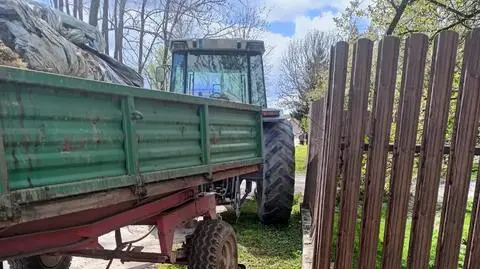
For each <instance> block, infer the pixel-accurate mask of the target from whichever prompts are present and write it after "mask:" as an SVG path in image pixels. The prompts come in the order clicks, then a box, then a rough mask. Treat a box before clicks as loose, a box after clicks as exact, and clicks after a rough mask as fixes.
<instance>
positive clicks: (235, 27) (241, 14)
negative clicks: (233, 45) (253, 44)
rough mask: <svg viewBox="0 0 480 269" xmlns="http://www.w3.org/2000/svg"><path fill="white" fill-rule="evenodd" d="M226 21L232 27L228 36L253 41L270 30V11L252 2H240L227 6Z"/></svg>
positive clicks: (245, 0)
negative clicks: (268, 20)
mask: <svg viewBox="0 0 480 269" xmlns="http://www.w3.org/2000/svg"><path fill="white" fill-rule="evenodd" d="M224 14H226V15H227V18H226V21H227V22H228V23H227V25H229V26H231V28H230V29H229V30H227V31H228V32H229V33H228V34H227V36H229V37H235V38H243V39H253V38H256V37H258V35H259V34H260V33H261V32H263V31H266V30H267V28H268V22H267V17H268V9H267V8H266V7H264V6H260V5H259V4H258V3H256V2H255V3H254V4H252V3H251V2H250V0H238V2H237V3H236V4H235V5H234V6H231V5H228V6H227V12H225V13H224Z"/></svg>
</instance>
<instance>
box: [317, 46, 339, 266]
mask: <svg viewBox="0 0 480 269" xmlns="http://www.w3.org/2000/svg"><path fill="white" fill-rule="evenodd" d="M334 66H335V47H334V46H332V47H331V48H330V66H329V69H328V89H327V92H326V93H325V94H324V96H323V101H324V103H323V104H324V106H323V108H324V110H323V111H322V114H321V115H319V117H322V118H323V119H321V121H322V123H323V125H322V126H323V128H324V129H323V132H322V133H321V135H323V138H322V139H323V143H322V145H321V149H320V151H321V155H319V160H318V164H317V166H318V167H317V186H316V199H317V202H316V203H317V205H316V206H315V207H314V208H315V209H314V210H315V211H314V217H313V220H312V221H313V224H312V230H313V232H314V233H315V234H314V238H315V240H314V241H315V242H314V254H313V268H319V267H320V266H321V262H320V260H321V255H320V246H321V245H322V242H323V238H322V236H323V232H322V231H323V229H324V227H323V226H324V223H323V222H322V221H319V220H320V219H322V218H323V215H324V212H325V209H324V204H325V203H324V201H325V182H326V180H325V178H326V170H327V164H328V162H327V161H328V159H327V152H328V143H327V142H328V141H327V139H328V133H329V127H330V126H329V125H328V122H329V121H330V114H329V113H328V111H329V110H330V107H331V104H330V102H331V100H330V96H331V95H332V85H333V71H334Z"/></svg>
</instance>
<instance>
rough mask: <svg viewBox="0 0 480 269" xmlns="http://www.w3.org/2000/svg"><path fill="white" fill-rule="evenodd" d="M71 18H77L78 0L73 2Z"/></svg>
mask: <svg viewBox="0 0 480 269" xmlns="http://www.w3.org/2000/svg"><path fill="white" fill-rule="evenodd" d="M73 17H74V18H78V0H73Z"/></svg>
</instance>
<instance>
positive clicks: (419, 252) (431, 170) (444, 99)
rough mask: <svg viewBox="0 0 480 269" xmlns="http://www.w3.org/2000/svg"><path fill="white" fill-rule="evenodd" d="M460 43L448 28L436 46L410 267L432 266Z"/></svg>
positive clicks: (409, 254)
mask: <svg viewBox="0 0 480 269" xmlns="http://www.w3.org/2000/svg"><path fill="white" fill-rule="evenodd" d="M457 42H458V34H457V33H455V32H451V31H446V32H442V33H440V35H439V36H438V37H437V38H436V40H435V44H434V47H433V53H434V55H433V57H432V70H431V71H430V72H431V77H430V87H429V92H428V97H427V111H426V112H425V122H424V127H423V142H422V152H421V157H420V168H419V171H418V176H417V186H416V189H415V202H414V211H413V217H412V219H413V221H412V228H411V233H410V243H409V245H410V246H409V252H408V263H407V264H408V265H407V267H408V268H427V267H428V260H429V254H430V248H431V241H432V232H433V224H434V219H435V207H436V201H437V194H438V186H439V182H440V169H441V164H442V156H443V146H444V142H445V129H446V123H447V117H448V109H449V104H450V94H451V90H452V81H453V70H454V67H455V58H456V51H457Z"/></svg>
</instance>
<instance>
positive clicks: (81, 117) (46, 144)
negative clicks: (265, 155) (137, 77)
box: [0, 67, 263, 227]
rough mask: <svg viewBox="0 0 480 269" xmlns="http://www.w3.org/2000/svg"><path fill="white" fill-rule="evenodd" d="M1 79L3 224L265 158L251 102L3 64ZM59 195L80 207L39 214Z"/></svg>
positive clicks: (246, 168) (228, 171)
mask: <svg viewBox="0 0 480 269" xmlns="http://www.w3.org/2000/svg"><path fill="white" fill-rule="evenodd" d="M0 87H1V89H2V90H1V92H0V132H1V134H0V180H1V184H0V209H1V210H0V227H2V226H8V225H12V224H19V223H22V222H27V221H32V220H39V219H42V218H52V217H55V216H58V215H62V214H66V213H72V212H75V211H80V210H88V209H89V207H90V206H91V207H92V208H93V207H95V204H94V203H79V202H78V201H81V199H84V200H85V201H87V200H91V199H92V198H91V197H93V196H91V195H94V194H102V193H109V194H112V193H116V192H118V191H124V192H125V191H127V192H128V191H130V192H131V193H132V195H133V196H132V197H136V198H137V199H146V198H148V197H149V196H151V195H159V194H158V193H155V191H153V189H152V187H153V186H157V190H156V191H157V192H158V188H159V187H158V186H167V185H168V186H169V187H168V188H167V187H165V189H163V190H164V191H165V192H167V191H171V192H173V191H178V190H180V189H183V188H186V186H190V185H192V184H193V185H195V184H202V183H205V182H209V181H211V180H219V175H222V173H223V176H225V177H231V176H238V175H241V174H245V173H251V172H253V171H254V170H258V168H259V165H260V164H261V163H262V161H263V160H262V118H261V108H260V107H257V106H251V105H245V104H239V103H231V102H226V101H221V100H214V99H208V98H198V97H193V96H186V95H180V94H174V93H167V92H158V91H151V90H146V89H138V88H133V87H126V86H121V85H114V84H109V83H104V82H96V81H91V80H85V79H78V78H72V77H66V76H60V75H54V74H48V73H41V72H35V71H29V70H21V69H15V68H8V67H0ZM215 175H216V176H215ZM195 179H196V180H197V181H194V180H195ZM199 179H201V180H199ZM189 180H192V183H191V184H190V182H189ZM162 188H164V187H160V190H161V189H162ZM160 192H161V191H160ZM89 197H90V198H89ZM56 201H58V202H59V203H60V204H57V205H58V206H62V203H64V202H65V201H70V202H71V201H77V203H78V204H79V205H80V204H81V205H83V206H78V208H77V207H72V206H73V205H74V204H69V205H68V206H66V205H67V204H65V206H63V209H64V210H66V211H62V210H57V211H50V213H49V214H46V215H45V214H44V213H38V212H42V211H38V210H37V209H38V208H39V207H42V206H44V205H48V204H55V203H56ZM113 202H115V201H113ZM88 204H90V206H88ZM102 206H107V204H102ZM97 207H98V205H97ZM34 208H36V209H35V210H33V209H34ZM44 208H45V206H44ZM32 212H34V213H32ZM35 212H36V213H35Z"/></svg>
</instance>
